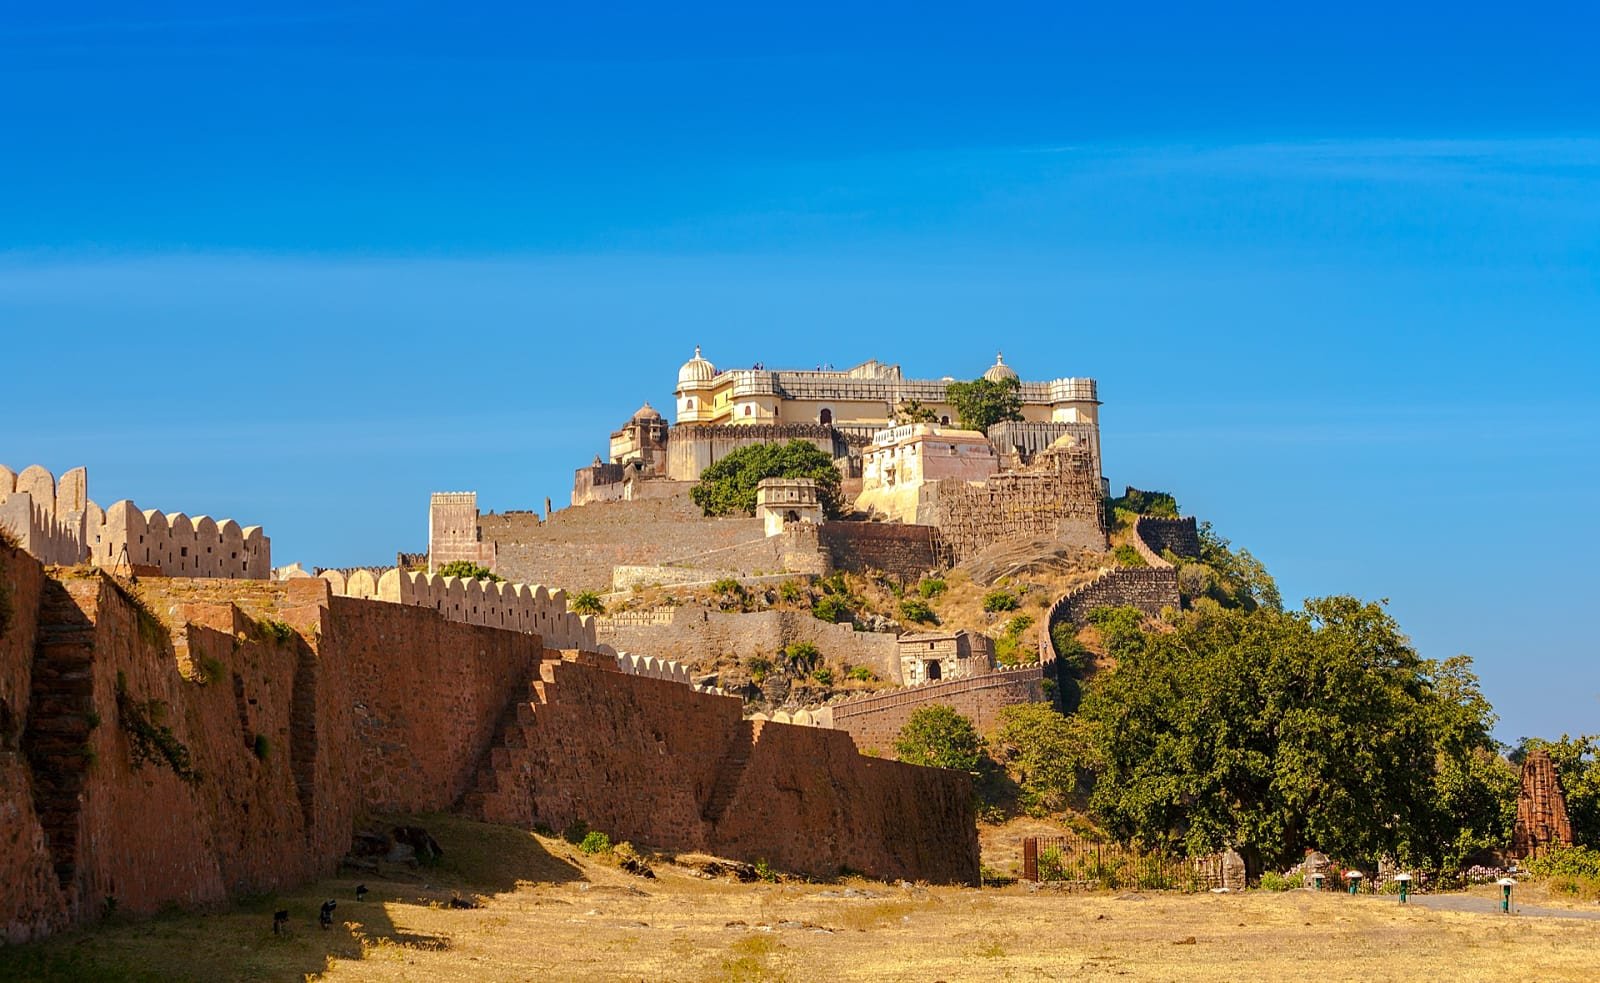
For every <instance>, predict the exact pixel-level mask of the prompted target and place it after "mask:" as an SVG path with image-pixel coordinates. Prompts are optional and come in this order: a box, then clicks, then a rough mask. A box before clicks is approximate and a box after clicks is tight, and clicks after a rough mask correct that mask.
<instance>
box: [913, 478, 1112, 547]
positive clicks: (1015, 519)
mask: <svg viewBox="0 0 1600 983" xmlns="http://www.w3.org/2000/svg"><path fill="white" fill-rule="evenodd" d="M1100 510H1101V494H1100V476H1099V474H1098V473H1097V472H1096V471H1095V468H1094V459H1093V458H1092V457H1091V456H1090V455H1089V454H1088V453H1087V452H1086V451H1083V450H1077V449H1056V450H1052V451H1049V452H1046V453H1042V454H1040V455H1039V457H1038V458H1037V459H1036V460H1035V462H1034V463H1033V464H1032V465H1031V466H1029V467H1028V468H1027V469H1025V470H1022V471H1006V472H1001V473H1000V474H996V475H993V476H991V477H990V478H989V480H988V481H986V482H984V483H983V484H969V483H967V482H965V481H935V482H930V483H928V484H926V485H924V486H923V490H922V500H921V502H920V503H919V504H918V506H917V519H918V521H919V522H923V523H926V524H928V525H932V526H937V527H938V529H939V537H940V541H941V542H942V543H943V547H944V551H945V554H946V556H945V558H946V560H947V561H948V562H949V563H951V564H957V563H961V562H963V561H965V560H967V559H970V558H971V557H973V556H975V555H976V554H978V553H980V552H982V551H983V549H984V548H986V547H988V546H990V545H991V544H993V543H996V542H999V541H1000V540H1002V539H1009V538H1011V537H1015V536H1050V537H1053V538H1055V539H1058V540H1060V541H1062V542H1064V543H1067V544H1068V545H1072V546H1081V547H1085V548H1089V549H1095V550H1100V549H1104V548H1105V542H1106V541H1105V532H1104V529H1103V528H1102V526H1101V516H1100Z"/></svg>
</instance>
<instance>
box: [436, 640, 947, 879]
mask: <svg viewBox="0 0 1600 983" xmlns="http://www.w3.org/2000/svg"><path fill="white" fill-rule="evenodd" d="M541 670H542V674H543V682H542V684H541V686H540V687H539V689H540V690H541V691H542V699H536V700H534V701H532V702H530V703H529V704H525V705H524V706H523V707H521V708H520V709H519V712H518V714H517V716H516V718H515V721H514V722H513V723H511V724H510V725H509V726H508V728H507V733H505V734H503V735H501V737H500V739H499V740H498V742H497V743H498V744H499V745H500V746H498V747H496V748H495V749H494V750H493V751H492V752H491V754H490V761H489V762H488V763H487V765H486V767H485V768H484V770H483V772H482V773H481V774H480V776H479V780H478V783H477V788H476V791H475V793H474V794H473V795H471V796H469V797H468V799H467V804H468V807H469V809H471V810H473V811H475V812H477V813H478V814H480V815H482V816H483V817H484V818H486V819H489V820H491V821H495V822H509V823H519V824H533V823H543V824H545V825H548V826H550V827H551V828H553V829H562V828H565V827H566V826H568V825H570V824H571V823H573V822H575V821H577V820H580V819H581V820H583V821H584V822H587V823H588V824H589V825H590V826H592V827H594V828H596V829H601V830H604V831H606V832H607V833H608V834H609V835H610V836H611V837H612V839H614V840H631V841H634V842H638V843H645V844H650V845H653V846H658V847H663V848H668V849H677V850H684V849H700V850H708V851H711V852H715V853H719V854H724V855H728V856H732V857H735V858H741V859H745V860H750V861H754V860H758V859H765V860H767V861H768V862H770V863H772V864H774V865H775V866H777V867H780V868H782V869H787V870H794V871H799V872H801V873H806V874H811V875H814V876H820V877H831V876H834V875H836V874H838V873H839V872H840V870H842V869H845V868H848V869H851V870H856V871H860V872H863V873H866V874H869V875H872V876H875V877H883V878H896V877H906V878H914V879H925V880H934V881H956V882H964V883H972V882H975V881H976V879H977V872H978V846H977V826H976V822H975V817H974V814H973V806H972V789H971V784H970V779H969V778H968V777H967V776H966V775H962V774H958V773H954V772H945V771H939V770H936V769H928V768H912V767H909V766H904V765H898V764H895V763H892V762H879V761H873V760H871V759H868V758H864V757H862V756H861V755H859V754H857V753H856V748H855V745H854V744H853V743H851V741H850V738H849V736H848V735H847V734H844V733H841V732H839V731H830V730H824V729H819V728H812V727H795V726H790V725H787V724H771V723H768V724H754V725H753V724H750V723H747V722H745V721H742V720H741V719H740V705H739V702H738V701H737V700H735V699H732V698H730V697H722V696H709V695H704V694H698V693H695V692H693V691H692V690H690V689H689V688H688V687H686V686H683V685H681V684H678V683H671V682H666V681H664V680H655V679H646V678H641V677H637V676H628V675H624V674H622V673H618V672H615V671H611V670H607V669H603V668H599V667H597V666H589V665H584V664H580V663H576V662H546V663H545V664H544V665H543V666H542V667H541Z"/></svg>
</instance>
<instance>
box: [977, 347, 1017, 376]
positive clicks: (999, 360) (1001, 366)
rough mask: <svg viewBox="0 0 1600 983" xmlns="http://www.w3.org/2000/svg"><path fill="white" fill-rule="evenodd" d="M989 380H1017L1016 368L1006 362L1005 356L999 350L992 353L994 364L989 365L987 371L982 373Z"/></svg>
mask: <svg viewBox="0 0 1600 983" xmlns="http://www.w3.org/2000/svg"><path fill="white" fill-rule="evenodd" d="M983 377H984V378H985V379H988V380H989V381H990V382H1005V381H1006V380H1007V379H1009V380H1011V381H1012V382H1015V381H1017V370H1016V369H1013V368H1012V367H1011V366H1009V365H1007V364H1006V360H1005V356H1003V355H1001V354H1000V353H999V352H995V353H994V364H993V365H991V366H989V371H987V372H985V373H984V374H983Z"/></svg>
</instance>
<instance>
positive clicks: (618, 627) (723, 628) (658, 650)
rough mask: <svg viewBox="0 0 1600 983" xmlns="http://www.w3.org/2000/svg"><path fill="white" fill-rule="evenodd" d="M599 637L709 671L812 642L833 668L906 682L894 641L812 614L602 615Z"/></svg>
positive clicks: (687, 611) (693, 611)
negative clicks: (720, 663)
mask: <svg viewBox="0 0 1600 983" xmlns="http://www.w3.org/2000/svg"><path fill="white" fill-rule="evenodd" d="M595 637H596V639H597V640H598V641H600V642H603V643H605V644H608V645H611V646H614V647H615V648H616V649H617V650H618V651H628V652H649V653H651V654H653V655H655V656H656V657H658V658H664V659H670V660H674V661H677V662H681V663H685V664H687V665H705V664H706V663H707V662H708V661H709V660H712V659H715V658H717V657H719V656H733V657H735V658H737V659H738V660H739V661H740V662H741V663H742V662H745V661H747V660H749V659H750V658H751V657H753V656H762V657H765V658H769V659H770V658H772V657H773V656H774V655H776V654H777V653H778V652H780V651H782V650H783V648H784V647H785V646H787V645H790V644H792V643H794V642H810V643H811V644H813V645H815V646H816V647H817V650H818V651H819V652H821V653H822V656H823V658H824V659H826V660H828V661H830V662H835V663H842V662H848V663H850V664H851V665H858V666H867V667H869V668H871V669H872V670H873V671H874V672H875V673H877V674H878V676H879V677H880V678H882V679H886V680H889V681H891V682H899V681H900V657H899V647H898V645H896V641H895V636H894V635H891V634H889V633H887V632H871V631H856V630H855V628H854V627H853V626H851V625H835V624H830V623H829V622H826V621H821V620H819V619H817V618H815V617H812V615H811V612H809V611H770V610H769V611H753V612H749V613H746V614H741V613H736V612H728V611H714V610H711V609H709V608H704V607H700V606H698V605H692V604H686V605H682V606H680V607H673V608H662V609H658V610H655V611H649V612H624V613H619V614H616V615H602V616H601V617H599V618H596V619H595Z"/></svg>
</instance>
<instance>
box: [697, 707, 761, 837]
mask: <svg viewBox="0 0 1600 983" xmlns="http://www.w3.org/2000/svg"><path fill="white" fill-rule="evenodd" d="M761 726H762V724H761V722H760V721H756V720H745V721H742V722H741V723H740V727H741V732H740V734H739V736H738V737H737V738H735V739H734V740H733V742H732V743H730V744H729V745H728V752H727V754H726V755H725V756H724V757H723V759H722V764H720V765H719V766H718V767H717V780H716V784H714V785H712V786H711V794H710V795H708V796H707V797H706V804H705V808H704V809H703V810H702V811H701V813H700V815H701V818H703V819H705V821H706V822H708V823H716V822H719V821H720V820H721V819H722V817H723V816H724V815H726V814H727V812H728V806H730V805H732V804H733V796H734V794H735V793H737V792H738V791H739V783H740V782H741V781H743V780H744V772H745V769H746V768H748V767H749V766H750V754H751V752H752V751H754V750H755V744H756V741H758V740H760V739H761Z"/></svg>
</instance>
